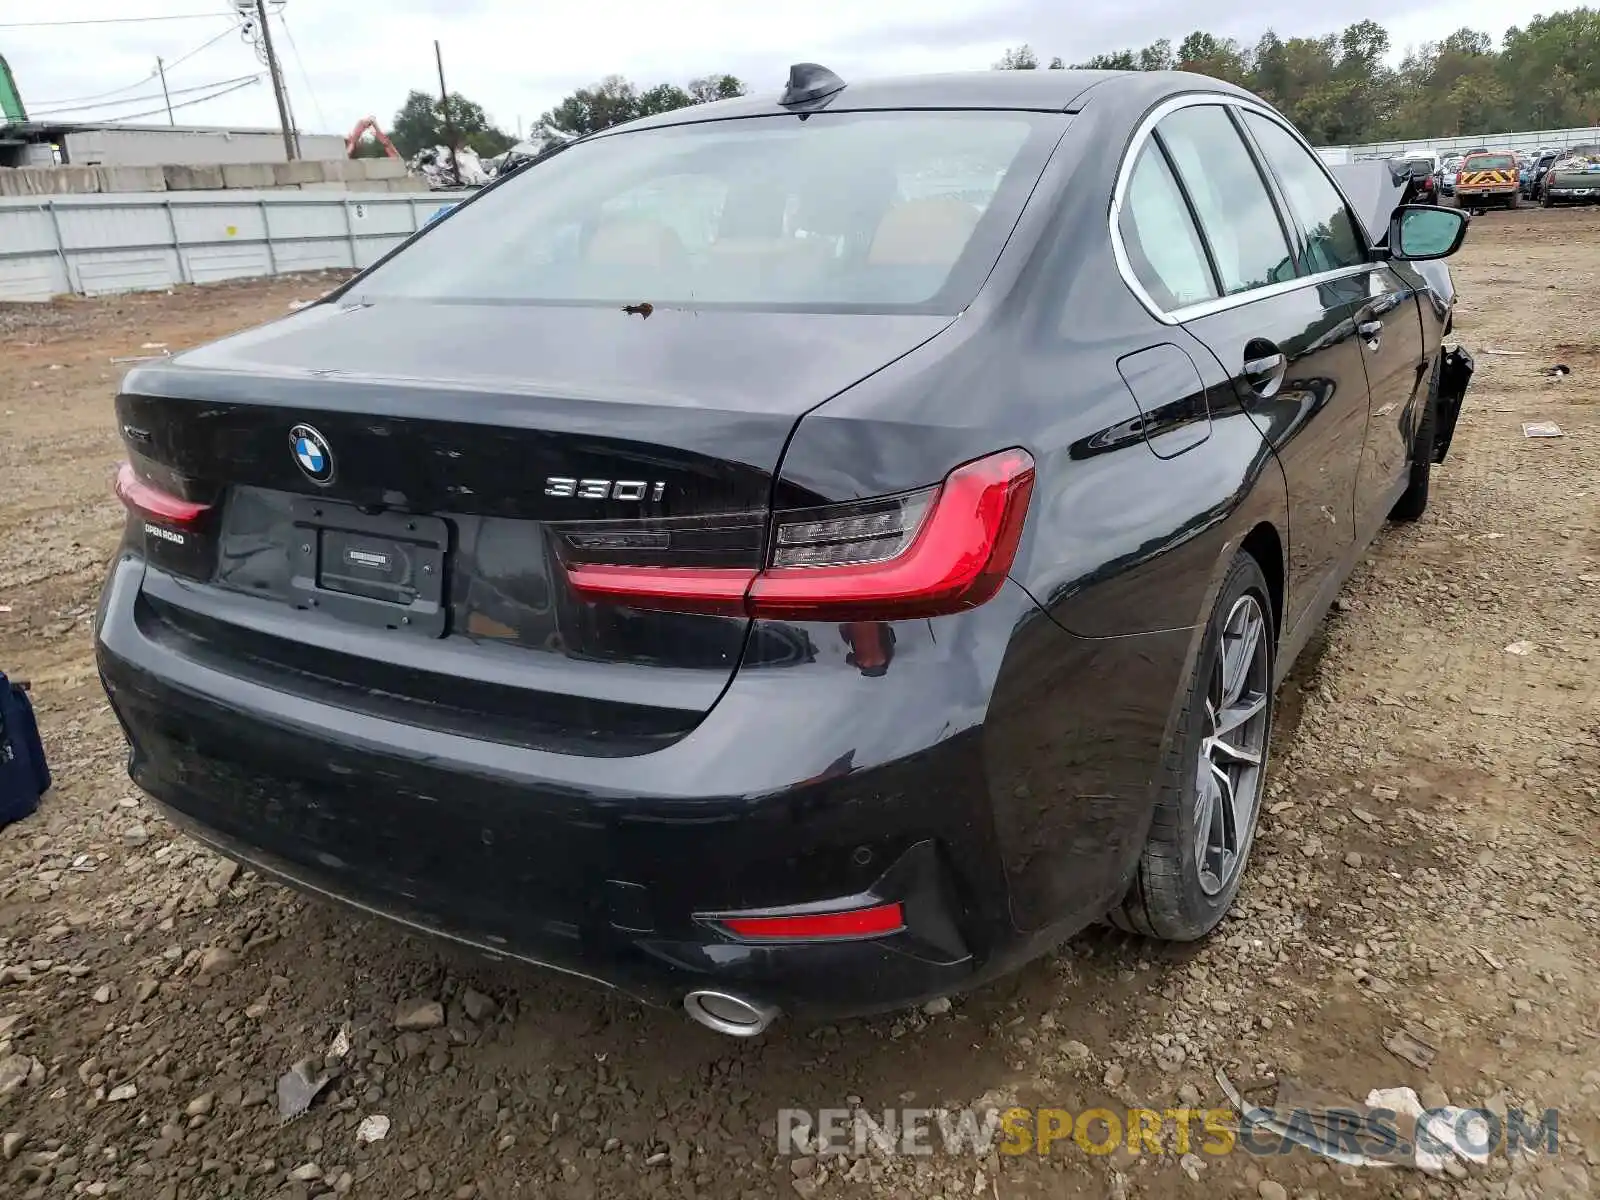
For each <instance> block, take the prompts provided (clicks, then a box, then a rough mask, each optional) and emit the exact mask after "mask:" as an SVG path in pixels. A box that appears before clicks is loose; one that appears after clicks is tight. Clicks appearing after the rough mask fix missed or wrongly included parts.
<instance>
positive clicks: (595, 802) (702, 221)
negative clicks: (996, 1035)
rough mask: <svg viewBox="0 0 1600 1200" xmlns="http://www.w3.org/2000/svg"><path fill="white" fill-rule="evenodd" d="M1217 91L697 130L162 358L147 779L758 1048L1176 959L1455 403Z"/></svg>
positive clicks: (1316, 189) (824, 87) (579, 151)
mask: <svg viewBox="0 0 1600 1200" xmlns="http://www.w3.org/2000/svg"><path fill="white" fill-rule="evenodd" d="M1372 229H1373V223H1372V220H1371V218H1370V217H1368V216H1367V215H1366V214H1361V215H1360V216H1358V214H1357V213H1356V212H1355V211H1353V210H1352V207H1351V204H1350V202H1349V200H1348V199H1347V197H1346V196H1345V194H1344V193H1343V192H1342V191H1341V190H1340V188H1339V186H1338V185H1337V184H1336V183H1335V182H1334V180H1333V179H1332V178H1331V177H1330V175H1329V174H1328V172H1327V171H1326V170H1325V169H1324V167H1323V165H1322V163H1321V162H1320V161H1319V160H1318V158H1317V157H1316V155H1315V154H1313V153H1312V151H1311V149H1310V148H1309V147H1308V146H1307V144H1306V143H1305V141H1304V140H1303V139H1302V138H1301V137H1300V136H1299V134H1297V133H1296V132H1295V131H1294V129H1293V128H1292V127H1291V126H1290V125H1289V124H1288V123H1286V122H1285V120H1284V119H1283V118H1282V117H1281V116H1279V115H1278V114H1277V113H1276V112H1274V111H1273V110H1272V109H1271V108H1269V107H1267V106H1266V105H1264V104H1262V103H1261V102H1260V101H1258V100H1256V99H1254V98H1252V97H1251V96H1250V95H1248V94H1247V93H1245V92H1242V91H1240V90H1238V89H1235V88H1233V87H1231V86H1229V85H1226V84H1222V83H1218V82H1216V81H1214V80H1210V79H1205V78H1201V77H1198V76H1191V75H1184V74H1170V73H1167V74H1163V73H1154V74H1118V73H1111V72H1081V71H1049V72H1046V71H1038V72H1009V71H1007V72H987V73H982V74H973V75H957V76H945V77H925V78H916V79H896V80H891V81H886V82H872V83H846V82H844V81H843V80H841V79H839V78H838V77H837V76H835V75H834V74H832V73H831V72H828V71H826V70H825V69H823V68H821V67H817V66H814V65H810V64H804V65H801V66H799V67H796V68H795V69H794V70H793V71H792V72H791V77H790V82H789V87H788V89H787V90H786V91H785V92H784V93H783V94H782V95H780V96H774V97H767V98H762V99H754V98H745V99H738V100H731V101H726V102H722V103H717V104H711V105H706V106H702V107H695V108H689V109H685V110H682V111H679V112H673V113H668V114H665V115H661V116H657V117H652V118H648V119H645V120H642V121H637V122H634V123H632V124H630V125H626V126H622V127H619V128H616V129H613V130H608V131H606V132H605V133H603V134H600V135H596V136H592V137H588V138H584V139H582V140H580V141H578V142H575V143H571V144H568V145H566V146H564V147H562V148H561V149H559V151H557V152H554V153H551V154H549V155H546V156H544V157H542V158H540V159H537V160H535V161H533V162H531V163H530V164H528V165H527V166H524V167H523V168H521V169H520V170H517V171H515V172H512V173H511V174H510V175H508V176H507V177H504V178H502V179H500V180H498V181H496V183H495V184H494V185H493V186H490V187H488V188H485V189H484V190H483V191H482V192H481V193H479V194H478V195H477V196H475V197H474V198H472V199H471V200H470V201H468V202H467V203H465V204H462V205H460V206H458V207H457V208H455V209H453V210H452V211H451V212H450V213H448V214H447V215H446V216H444V217H443V218H442V219H441V220H439V221H437V222H434V223H433V224H432V225H430V226H429V227H427V228H426V229H424V230H423V231H422V232H420V233H418V234H416V235H414V236H413V237H411V238H410V239H409V240H407V241H406V242H405V243H404V244H403V245H401V246H399V247H398V248H397V249H396V250H395V251H394V252H392V253H391V254H389V255H388V256H387V257H385V258H383V259H381V260H380V261H379V262H377V263H376V264H375V265H373V266H372V267H370V268H369V269H367V270H365V271H363V272H361V273H360V274H359V275H357V276H356V277H355V278H353V279H352V280H350V281H349V282H348V283H347V284H345V285H343V286H341V287H340V288H339V289H338V290H336V291H335V292H333V293H331V294H330V295H328V296H327V297H325V298H323V299H322V300H321V301H320V302H318V303H316V304H315V305H312V306H310V307H307V308H304V309H302V310H301V311H298V312H295V313H293V314H292V315H289V316H287V317H285V318H284V319H282V320H279V321H277V322H274V323H272V324H270V325H267V326H265V327H264V328H260V329H256V330H253V331H250V332H247V333H242V334H239V335H237V336H234V337H229V338H226V339H224V340H222V341H220V342H217V343H214V344H212V345H208V346H205V347H202V348H200V349H196V350H192V351H189V352H187V353H183V354H179V355H177V356H175V357H173V358H171V359H170V360H164V361H162V362H160V363H158V364H151V365H145V366H140V367H138V368H136V369H135V370H133V371H132V372H131V373H130V374H129V375H128V376H127V377H126V379H125V380H124V382H123V384H122V387H121V390H120V394H119V395H118V397H117V403H116V409H117V420H118V423H119V426H120V432H121V436H122V439H123V442H124V444H125V446H126V450H127V458H128V461H127V463H126V464H125V465H124V466H123V467H122V468H121V470H120V473H119V475H118V477H117V491H118V493H119V495H120V496H121V498H122V500H123V502H124V504H125V505H126V507H127V510H128V522H127V531H126V537H125V540H124V542H123V544H122V547H121V550H120V552H119V554H118V555H117V557H116V559H115V561H114V562H113V564H112V565H111V568H110V573H109V577H108V579H107V582H106V585H105V589H104V594H103V597H102V600H101V604H100V608H99V612H98V614H97V619H96V624H95V636H96V649H97V655H98V662H99V667H100V672H101V677H102V679H103V681H104V684H105V688H106V691H107V693H108V695H109V696H110V699H111V703H112V706H113V708H114V709H115V711H116V714H117V716H118V717H119V719H120V720H121V723H122V725H123V728H124V729H125V731H126V733H127V736H128V739H129V741H130V743H131V746H132V749H131V754H130V771H131V774H132V777H133V779H134V780H135V781H136V782H137V783H138V784H139V785H140V786H141V787H142V788H143V789H144V790H145V791H147V792H148V793H150V795H152V796H153V797H154V798H155V799H156V800H157V801H159V802H160V803H161V804H162V805H163V806H164V807H165V808H166V809H167V810H168V811H169V812H170V813H171V814H172V816H173V817H174V819H175V820H177V821H178V822H179V823H180V824H182V825H184V826H185V827H186V828H188V829H189V830H190V831H191V832H192V833H193V834H194V836H196V837H197V838H199V839H201V840H203V841H205V842H207V843H209V844H211V845H213V846H215V847H217V848H218V849H220V850H221V852H223V853H224V854H227V855H230V856H232V857H234V858H236V859H238V860H240V861H242V862H244V863H247V864H249V865H251V866H253V867H255V868H256V869H258V870H260V871H262V872H264V873H266V874H269V875H271V876H273V877H276V878H278V879H281V880H283V881H286V882H288V883H290V884H294V885H297V886H299V887H302V888H304V889H307V890H309V891H311V892H314V893H318V894H321V895H325V896H328V897H334V898H337V899H340V900H343V901H346V902H348V903H350V904H352V905H355V906H357V907H358V908H361V909H364V910H367V911H369V912H375V913H381V914H384V915H386V916H389V917H392V918H394V919H397V920H399V921H402V922H404V923H406V924H408V925H410V926H411V927H413V928H416V929H420V930H427V931H431V932H434V933H437V934H440V935H444V936H447V937H450V938H454V939H457V940H459V941H461V942H464V943H467V944H469V945H471V946H475V947H478V948H480V949H482V950H484V951H487V952H490V953H493V954H497V955H504V956H507V957H512V958H517V959H522V960H525V961H528V962H533V963H538V964H543V965H546V966H550V967H554V968H557V969H560V970H563V971H566V972H570V973H572V974H576V975H581V976H584V977H587V978H590V979H593V980H596V981H600V982H603V983H606V984H610V985H613V986H615V987H617V988H620V989H623V990H625V991H626V992H628V993H630V994H632V995H635V996H637V997H639V998H641V999H644V1000H646V1001H649V1002H655V1003H665V1004H674V1005H680V1004H681V1005H683V1006H684V1007H685V1008H686V1009H687V1010H688V1012H689V1013H690V1015H692V1016H693V1017H695V1018H696V1019H697V1020H699V1021H701V1022H702V1023H704V1024H706V1025H709V1026H711V1027H712V1028H716V1029H719V1030H722V1031H724V1032H728V1033H734V1034H751V1033H756V1032H759V1031H760V1030H761V1029H763V1028H765V1027H766V1026H767V1024H768V1023H769V1022H770V1021H771V1020H772V1019H773V1018H774V1017H775V1016H776V1015H777V1014H778V1013H779V1012H789V1013H793V1014H799V1015H802V1016H823V1015H841V1014H849V1013H863V1012H869V1011H874V1010H882V1009H888V1008H893V1007H897V1006H901V1005H907V1004H911V1003H915V1002H918V1001H921V1000H925V999H927V998H930V997H933V996H937V995H942V994H946V993H950V992H953V991H957V990H960V989H965V988H970V987H972V986H975V985H977V984H979V983H981V982H983V981H985V980H988V979H992V978H993V977H995V976H996V975H997V974H999V973H1002V972H1005V971H1007V970H1009V969H1011V968H1014V967H1016V966H1017V965H1018V964H1020V963H1021V962H1023V961H1024V960H1026V959H1027V958H1029V957H1030V956H1033V955H1037V954H1040V953H1042V952H1044V951H1045V950H1047V949H1049V948H1050V947H1052V946H1054V945H1056V944H1057V943H1059V942H1060V941H1061V940H1062V939H1064V938H1065V937H1067V936H1069V935H1070V934H1072V933H1073V932H1075V931H1077V930H1079V929H1081V928H1082V927H1084V926H1085V925H1087V924H1089V923H1091V922H1093V921H1096V920H1098V919H1100V918H1102V917H1105V916H1107V915H1109V916H1110V918H1111V919H1112V920H1114V921H1116V922H1118V923H1120V924H1121V925H1123V926H1124V927H1126V928H1128V929H1131V930H1134V931H1137V932H1139V933H1141V934H1145V935H1148V936H1150V937H1155V938H1164V939H1175V940H1191V939H1196V938H1200V937H1203V936H1204V935H1205V934H1206V933H1207V932H1208V931H1210V930H1211V929H1212V928H1213V927H1214V926H1216V924H1217V923H1218V921H1219V920H1221V918H1222V917H1223V915H1224V914H1225V913H1226V912H1227V911H1228V908H1229V906H1230V904H1231V903H1232V902H1233V899H1234V896H1235V894H1236V892H1237V890H1238V888H1239V884H1240V877H1241V873H1242V872H1243V870H1244V867H1245V863H1246V861H1247V859H1248V858H1249V854H1250V847H1251V840H1252V834H1253V832H1254V830H1255V828H1256V825H1257V821H1258V819H1259V815H1260V807H1261V797H1262V794H1263V775H1264V772H1265V771H1266V770H1267V748H1268V741H1269V736H1270V734H1271V731H1272V718H1273V704H1274V689H1275V685H1276V684H1277V682H1278V680H1279V679H1281V678H1282V676H1283V674H1284V673H1285V671H1286V670H1287V669H1288V667H1289V665H1290V664H1291V662H1292V661H1293V660H1294V658H1295V655H1296V653H1297V651H1298V650H1299V649H1300V647H1301V646H1303V645H1304V644H1305V642H1306V640H1307V638H1308V636H1309V635H1310V634H1311V633H1312V631H1313V630H1314V629H1315V628H1316V626H1317V625H1318V623H1319V622H1320V621H1321V620H1322V618H1323V615H1324V613H1325V611H1326V610H1327V608H1328V606H1329V604H1330V602H1331V601H1332V599H1333V597H1334V595H1335V593H1336V592H1337V590H1338V588H1339V586H1340V583H1341V581H1342V580H1343V579H1344V578H1345V576H1346V574H1347V572H1348V571H1349V570H1350V569H1351V566H1352V564H1353V563H1354V562H1355V561H1356V559H1357V558H1358V557H1359V556H1360V555H1361V553H1362V551H1363V549H1364V548H1365V547H1366V545H1367V544H1368V543H1369V541H1370V540H1371V539H1372V538H1373V537H1374V535H1375V534H1376V533H1377V532H1378V531H1379V530H1380V529H1381V528H1382V527H1383V525H1384V522H1385V521H1386V520H1387V519H1390V518H1391V517H1393V518H1398V519H1412V518H1415V517H1417V516H1419V515H1420V514H1421V513H1422V511H1423V508H1424V506H1425V505H1426V503H1427V499H1428V486H1429V474H1430V469H1431V467H1432V465H1433V463H1434V462H1435V460H1436V459H1437V458H1439V457H1441V456H1442V452H1443V449H1444V448H1445V446H1447V445H1448V442H1449V431H1450V429H1451V428H1452V427H1453V426H1454V421H1455V415H1456V413H1457V412H1458V411H1459V408H1460V404H1461V400H1462V396H1463V393H1464V390H1465V388H1466V386H1467V381H1468V378H1469V377H1470V374H1471V360H1470V359H1469V358H1467V357H1466V355H1465V354H1463V353H1461V352H1460V351H1451V352H1448V353H1447V352H1446V351H1445V350H1444V348H1443V346H1442V344H1441V342H1442V331H1443V328H1444V324H1445V322H1446V321H1447V320H1448V317H1449V313H1448V311H1447V308H1446V307H1445V306H1444V305H1443V304H1442V303H1441V302H1440V301H1439V300H1438V299H1437V294H1436V293H1435V292H1430V290H1429V288H1428V286H1427V283H1426V282H1425V280H1424V279H1423V277H1422V275H1421V274H1419V273H1418V272H1417V270H1416V269H1415V268H1414V267H1413V266H1412V265H1411V262H1412V261H1414V260H1425V259H1436V258H1442V257H1444V256H1446V255H1449V254H1450V253H1452V252H1454V250H1455V249H1456V248H1457V246H1459V244H1460V242H1461V240H1462V237H1463V236H1464V232H1465V221H1464V219H1463V217H1462V215H1461V214H1459V213H1457V212H1455V211H1453V210H1448V209H1439V208H1435V207H1432V206H1421V207H1417V208H1411V207H1408V206H1402V207H1401V208H1399V209H1396V210H1394V211H1393V212H1392V213H1389V214H1385V215H1384V219H1383V220H1382V221H1380V222H1379V223H1378V225H1377V232H1376V234H1374V233H1372V232H1369V231H1370V230H1372Z"/></svg>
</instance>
